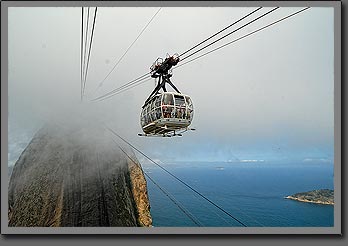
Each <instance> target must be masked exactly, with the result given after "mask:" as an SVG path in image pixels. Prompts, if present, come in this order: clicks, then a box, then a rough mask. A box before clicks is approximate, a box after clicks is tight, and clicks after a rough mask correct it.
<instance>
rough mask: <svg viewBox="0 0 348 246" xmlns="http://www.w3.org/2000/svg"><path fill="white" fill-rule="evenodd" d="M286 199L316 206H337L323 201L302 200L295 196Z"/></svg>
mask: <svg viewBox="0 0 348 246" xmlns="http://www.w3.org/2000/svg"><path fill="white" fill-rule="evenodd" d="M284 198H285V199H290V200H296V201H299V202H307V203H315V204H323V205H335V203H334V202H323V201H310V200H307V199H301V198H297V197H293V196H286V197H284Z"/></svg>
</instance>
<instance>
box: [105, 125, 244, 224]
mask: <svg viewBox="0 0 348 246" xmlns="http://www.w3.org/2000/svg"><path fill="white" fill-rule="evenodd" d="M105 127H106V128H107V129H109V131H110V132H112V133H113V134H114V135H115V136H117V137H118V138H120V139H121V140H122V141H124V142H125V143H127V144H128V145H129V146H130V147H132V148H133V149H135V150H136V151H137V152H138V153H140V154H141V155H143V156H144V157H145V158H147V159H148V160H149V161H151V162H152V163H154V164H155V165H157V166H158V167H160V168H161V169H162V170H164V171H165V172H166V173H168V174H169V175H170V176H172V177H173V178H175V179H176V180H178V181H179V182H180V183H182V184H183V185H185V186H186V187H187V188H189V189H190V190H192V191H193V192H195V193H196V194H198V195H199V196H200V197H202V198H203V199H205V200H206V201H208V202H209V203H211V204H212V205H214V206H215V207H216V208H218V209H219V210H221V211H222V212H223V213H225V214H226V215H228V216H229V217H231V218H232V219H234V220H235V221H237V222H238V223H239V224H241V225H242V226H244V227H247V226H246V225H245V224H244V223H243V222H242V221H240V220H239V219H237V218H236V217H235V216H233V215H232V214H230V213H229V212H227V211H226V210H225V209H223V208H222V207H220V206H219V205H217V204H216V203H214V202H213V201H211V200H210V199H209V198H207V197H205V196H204V195H203V194H201V193H200V192H199V191H197V190H196V189H194V188H192V187H191V186H190V185H189V184H187V183H186V182H184V181H182V180H181V179H180V178H178V177H176V176H175V175H174V174H172V173H171V172H169V171H168V170H167V169H165V168H164V167H162V166H161V165H160V164H158V163H157V162H155V161H154V160H152V159H151V158H150V157H149V156H147V155H146V154H144V153H143V152H142V151H140V150H139V149H137V148H136V147H135V146H134V145H132V144H131V143H129V142H128V141H127V140H125V139H124V138H122V137H121V136H120V135H118V134H117V133H116V132H115V131H114V130H112V129H111V128H109V127H108V126H105Z"/></svg>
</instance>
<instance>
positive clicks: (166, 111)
mask: <svg viewBox="0 0 348 246" xmlns="http://www.w3.org/2000/svg"><path fill="white" fill-rule="evenodd" d="M162 110H163V118H172V117H174V107H173V106H163V107H162Z"/></svg>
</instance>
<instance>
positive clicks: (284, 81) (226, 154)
mask: <svg viewBox="0 0 348 246" xmlns="http://www.w3.org/2000/svg"><path fill="white" fill-rule="evenodd" d="M254 9H255V8H232V7H224V8H217V7H215V8H212V7H204V8H203V7H201V8H192V7H184V8H179V7H163V8H162V9H161V10H160V12H159V13H158V15H157V16H156V17H155V18H154V20H153V21H152V22H151V24H150V25H149V26H148V28H147V29H146V30H145V31H144V33H143V34H142V35H141V36H140V38H139V39H138V40H137V42H136V43H135V44H134V46H133V47H132V48H131V49H130V50H129V52H128V53H127V55H126V56H125V57H124V59H123V60H122V62H121V63H120V64H119V65H118V66H117V67H116V69H115V70H114V71H113V72H112V73H111V74H110V76H109V77H108V78H107V79H106V80H105V81H104V83H103V86H102V87H101V88H100V89H99V90H98V91H95V90H96V88H97V87H98V85H99V84H100V82H101V81H102V80H103V79H104V77H105V76H106V75H107V74H108V73H109V71H110V70H111V69H112V67H113V66H114V64H115V63H116V62H117V60H118V59H119V58H120V57H121V56H122V55H123V53H124V52H125V50H126V49H127V48H128V47H129V45H130V44H131V43H132V42H133V41H134V40H135V38H136V37H137V36H138V34H139V33H140V31H141V30H142V29H143V27H144V26H145V25H146V23H147V22H148V21H149V20H150V18H151V17H152V16H153V15H154V13H156V11H157V10H158V7H138V8H130V7H129V8H128V7H127V8H126V7H122V8H120V7H119V8H117V7H113V8H111V7H108V8H102V7H100V8H98V13H97V18H96V26H95V33H94V39H93V44H92V50H91V58H90V64H89V70H88V78H87V82H86V96H85V100H84V101H83V102H81V101H80V49H81V47H80V45H81V8H72V7H71V8H67V7H61V8H56V7H40V8H36V7H30V8H25V7H12V8H9V15H8V22H9V26H8V54H9V70H8V78H9V81H8V88H9V89H8V93H9V165H11V164H13V162H14V161H15V160H16V159H17V158H18V155H19V154H20V152H21V151H22V150H23V146H25V145H26V144H27V143H28V142H29V141H30V138H31V136H32V135H33V134H34V133H35V131H37V129H39V128H40V127H41V126H42V125H44V124H45V122H47V121H58V119H64V121H62V122H69V120H71V121H78V122H79V124H81V127H83V125H84V124H85V123H86V122H95V123H98V122H99V123H100V125H102V124H103V123H105V124H107V125H108V126H110V127H111V128H113V129H115V131H116V132H118V133H119V134H120V135H122V136H123V137H125V138H126V139H127V140H129V141H130V142H131V143H133V144H134V145H136V146H137V147H139V148H140V149H142V150H143V151H144V152H145V153H147V154H148V155H149V156H151V157H153V158H157V159H160V160H162V161H170V160H182V161H185V160H190V161H195V160H197V161H199V160H209V161H214V160H221V161H225V160H234V159H266V160H268V159H291V158H295V159H301V160H302V159H308V158H310V159H324V160H327V159H331V160H332V158H333V140H334V139H333V133H334V121H333V119H334V117H333V116H334V94H333V93H334V75H333V68H334V60H333V51H334V44H333V37H334V31H333V25H334V23H333V8H310V9H309V10H306V11H304V12H302V13H300V14H298V15H295V16H293V17H291V18H289V19H287V20H285V21H282V22H280V23H278V24H276V25H274V26H271V27H269V28H267V29H265V30H263V31H260V32H258V33H256V34H255V35H251V36H249V37H247V38H245V39H242V40H240V41H238V42H236V43H233V44H231V45H229V46H226V47H225V48H223V49H220V50H218V51H216V52H213V53H211V54H209V55H207V56H205V57H202V58H201V59H198V60H196V61H193V62H192V63H189V64H186V65H184V66H182V67H178V68H177V69H175V70H174V71H173V77H172V81H173V83H174V84H175V85H176V86H177V87H178V88H179V89H180V90H181V91H182V92H183V93H185V94H187V95H190V96H191V97H192V100H193V104H194V109H195V114H194V119H193V122H192V127H194V128H196V129H197V130H196V131H194V132H187V133H186V134H184V135H183V137H176V138H146V137H138V136H137V134H138V133H141V132H142V130H141V126H140V122H139V121H140V119H139V116H140V112H141V106H142V105H143V103H144V101H145V99H146V98H147V97H148V95H149V94H150V92H151V91H152V90H153V88H154V85H155V82H154V81H149V82H147V83H145V84H142V85H139V86H137V87H135V88H133V89H131V90H128V91H126V92H124V93H121V94H119V95H117V96H114V97H111V98H109V99H107V100H104V101H101V102H92V101H90V100H91V99H93V98H95V97H97V96H100V95H103V94H105V93H107V92H109V91H111V90H112V89H114V88H117V87H119V86H121V85H123V84H125V83H127V82H129V81H131V80H133V79H135V78H137V77H139V76H141V75H143V74H145V73H147V72H149V67H150V66H151V65H152V63H153V62H154V61H155V60H156V59H157V58H158V57H165V55H166V54H167V53H169V54H171V55H172V54H173V53H182V52H184V51H186V50H187V49H189V48H191V47H192V46H193V45H195V44H197V43H199V42H200V41H202V40H204V39H205V38H207V37H209V36H210V35H212V34H214V33H215V32H217V31H219V30H221V29H222V28H224V27H226V26H227V25H229V24H231V23H232V22H234V21H236V20H237V19H239V18H241V17H242V16H244V15H246V14H248V13H250V12H251V11H252V10H254ZM270 9H271V8H264V9H263V10H261V11H260V14H261V13H264V12H266V11H267V10H270ZM299 9H301V8H280V9H278V10H276V11H274V12H273V13H271V14H270V15H268V16H266V17H265V18H262V19H260V20H258V21H256V22H255V23H253V24H251V25H249V26H247V27H246V28H244V29H242V30H240V31H238V32H236V33H234V34H232V35H230V36H229V37H227V38H225V39H223V40H221V41H219V42H217V43H216V44H215V45H213V46H212V47H211V48H208V49H207V51H208V50H210V49H212V48H215V47H218V46H220V45H222V44H225V43H227V42H229V41H232V40H234V39H236V38H238V37H240V36H242V35H245V34H247V33H249V32H251V31H253V30H256V29H257V28H260V27H262V26H264V25H266V24H269V23H270V22H273V21H275V20H277V19H279V18H281V17H284V16H286V15H288V14H290V13H293V12H295V11H297V10H299ZM91 12H94V8H92V9H91ZM258 15H259V14H255V16H258ZM253 18H254V17H250V18H248V19H247V20H251V19H253ZM245 23H246V22H242V23H240V24H239V25H236V27H235V28H237V27H239V26H241V25H243V24H245ZM90 25H91V23H90ZM232 29H233V28H232ZM232 29H231V30H232ZM201 53H203V52H201ZM201 53H200V54H201ZM62 124H64V123H62ZM91 138H92V136H91Z"/></svg>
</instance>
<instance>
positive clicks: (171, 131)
mask: <svg viewBox="0 0 348 246" xmlns="http://www.w3.org/2000/svg"><path fill="white" fill-rule="evenodd" d="M178 62H179V57H178V55H177V54H174V55H173V56H169V55H167V58H166V59H165V60H164V61H163V59H161V58H158V59H157V60H156V61H155V62H154V64H153V65H152V66H151V67H150V70H151V77H152V78H155V79H156V78H158V82H157V85H156V87H155V89H154V90H153V91H152V92H151V94H150V96H149V97H148V98H147V99H146V101H145V103H144V105H143V107H142V111H141V115H140V123H141V127H142V129H143V132H144V133H139V134H138V135H139V136H154V137H172V136H182V133H184V132H186V131H188V130H195V129H193V128H189V126H190V124H191V122H192V119H193V104H192V100H191V98H190V96H188V95H185V94H182V93H181V92H180V91H179V90H178V88H176V86H175V85H174V84H173V83H172V82H171V80H170V78H171V77H172V67H173V66H175V65H176V64H178ZM166 84H169V85H170V86H171V87H172V88H173V89H174V90H175V92H169V91H167V89H166ZM161 89H162V90H163V92H160V90H161Z"/></svg>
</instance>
